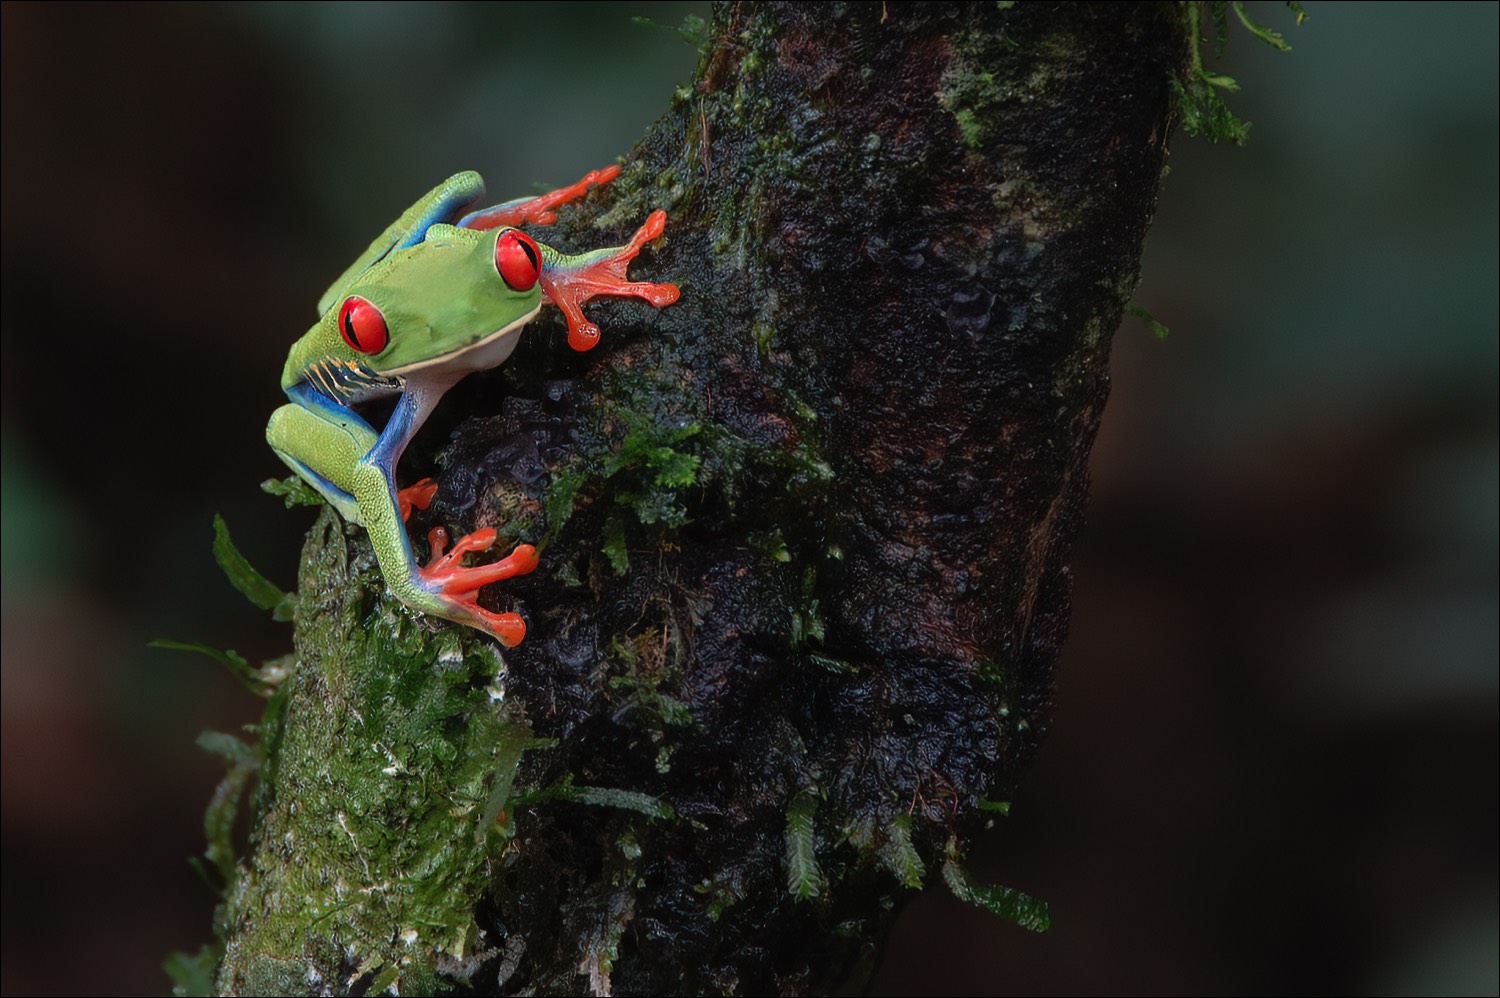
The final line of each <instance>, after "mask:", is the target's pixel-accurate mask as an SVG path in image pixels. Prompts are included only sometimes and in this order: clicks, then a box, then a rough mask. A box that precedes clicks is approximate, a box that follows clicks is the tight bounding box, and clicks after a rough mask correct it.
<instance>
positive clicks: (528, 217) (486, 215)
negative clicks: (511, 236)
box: [458, 166, 620, 229]
mask: <svg viewBox="0 0 1500 998" xmlns="http://www.w3.org/2000/svg"><path fill="white" fill-rule="evenodd" d="M619 175H620V168H619V167H618V166H606V167H604V168H603V169H601V170H590V171H589V172H588V173H586V174H584V176H583V179H582V180H580V181H578V183H576V184H569V185H568V186H567V187H559V188H558V189H557V190H555V191H549V192H548V193H546V194H543V195H541V196H539V197H534V198H516V199H515V200H514V201H507V202H505V203H504V204H497V205H495V206H494V207H493V208H485V209H483V210H481V211H473V212H470V213H469V214H467V215H465V216H464V217H463V218H461V219H459V220H458V227H459V228H461V229H496V228H499V227H500V226H502V225H509V226H513V227H514V226H521V225H551V224H552V223H553V222H555V221H557V211H556V209H557V208H560V207H562V206H563V205H565V204H567V203H568V202H569V201H576V200H578V199H579V198H581V197H583V196H584V194H586V193H588V189H589V188H590V187H593V186H595V185H598V184H607V183H609V182H610V181H611V180H613V179H615V178H616V177H618V176H619Z"/></svg>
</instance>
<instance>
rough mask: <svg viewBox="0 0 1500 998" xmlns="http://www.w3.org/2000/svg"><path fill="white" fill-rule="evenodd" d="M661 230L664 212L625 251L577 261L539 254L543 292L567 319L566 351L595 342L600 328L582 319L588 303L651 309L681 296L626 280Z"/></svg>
mask: <svg viewBox="0 0 1500 998" xmlns="http://www.w3.org/2000/svg"><path fill="white" fill-rule="evenodd" d="M666 225H667V213H666V212H665V211H662V210H661V209H660V208H658V209H657V210H656V211H653V212H652V213H651V217H649V218H647V219H646V224H645V225H642V226H641V227H640V228H639V229H638V230H636V233H635V235H634V236H632V237H631V239H630V242H628V243H626V244H625V245H624V246H617V247H615V248H614V249H604V250H595V251H594V252H592V253H582V254H580V255H578V256H564V255H563V254H561V253H557V252H556V251H553V250H550V247H549V248H544V249H543V251H542V254H543V255H542V260H543V263H542V290H543V291H544V292H546V295H547V300H548V301H550V302H552V303H553V304H554V305H556V306H557V307H558V308H560V309H562V314H563V315H564V316H565V317H566V318H567V320H568V346H570V347H572V348H573V349H574V350H588V349H591V348H592V347H593V346H594V345H595V344H596V343H598V342H599V327H598V326H596V325H594V324H593V323H592V322H590V321H589V320H588V319H586V318H584V316H583V304H584V302H586V301H588V300H589V299H590V298H596V297H598V296H599V295H611V296H613V297H617V298H641V299H643V300H645V301H647V302H650V303H651V304H652V305H653V306H655V307H656V308H661V307H662V306H663V305H670V304H672V303H673V302H674V301H676V300H677V299H678V297H679V296H680V295H681V294H682V292H681V291H679V290H678V288H677V285H675V284H652V283H650V282H648V281H632V280H630V279H628V278H627V277H626V276H625V268H626V266H628V265H629V263H630V261H631V260H634V259H635V258H636V255H637V254H638V253H640V251H641V247H642V246H645V245H646V244H647V243H649V242H650V241H651V240H653V239H655V238H656V237H657V236H659V235H661V234H662V230H663V229H664V228H666Z"/></svg>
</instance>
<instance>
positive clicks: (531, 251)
mask: <svg viewBox="0 0 1500 998" xmlns="http://www.w3.org/2000/svg"><path fill="white" fill-rule="evenodd" d="M516 242H518V243H520V245H521V249H522V250H523V251H524V252H525V253H526V259H528V260H530V261H531V269H532V270H540V269H541V267H542V264H541V261H540V260H538V259H537V258H536V249H535V248H534V247H533V246H532V245H531V244H530V243H528V242H527V241H526V240H524V239H517V240H516Z"/></svg>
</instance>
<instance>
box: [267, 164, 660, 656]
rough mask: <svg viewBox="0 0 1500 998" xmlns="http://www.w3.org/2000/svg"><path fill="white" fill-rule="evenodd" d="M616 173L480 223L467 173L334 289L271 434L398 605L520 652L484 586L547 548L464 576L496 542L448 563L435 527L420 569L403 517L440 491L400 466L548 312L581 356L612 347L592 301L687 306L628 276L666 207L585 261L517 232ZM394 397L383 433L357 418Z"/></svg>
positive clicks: (514, 204) (293, 363)
mask: <svg viewBox="0 0 1500 998" xmlns="http://www.w3.org/2000/svg"><path fill="white" fill-rule="evenodd" d="M619 172H620V169H619V167H617V166H613V167H608V168H606V169H603V170H595V171H593V172H592V173H589V174H588V175H587V176H585V177H584V178H583V179H582V180H580V181H579V182H578V183H576V184H573V185H572V186H570V187H564V188H562V189H560V190H556V191H553V192H551V193H550V194H544V195H542V196H541V197H536V198H529V199H525V198H523V199H519V200H515V201H507V202H506V203H504V204H501V205H496V206H494V207H492V208H485V209H483V210H480V211H469V212H468V213H467V214H466V213H465V212H466V211H467V210H468V209H469V208H471V207H472V206H473V205H475V204H476V203H478V202H479V201H480V199H482V198H483V197H484V181H483V180H481V179H480V177H479V175H478V174H477V173H460V174H458V175H457V176H454V177H450V178H449V179H448V180H446V181H444V182H443V183H441V184H439V185H438V186H437V187H435V188H434V189H433V190H432V191H431V192H429V193H428V194H427V195H426V196H425V197H423V198H422V199H421V200H420V201H418V202H417V203H416V204H414V205H412V206H411V207H410V208H408V209H407V210H406V212H405V213H404V214H402V216H401V217H400V218H398V219H397V220H396V221H395V223H394V224H392V225H391V226H390V228H388V229H386V230H385V232H384V233H382V234H381V235H380V237H379V238H378V239H376V240H375V241H374V242H373V243H371V244H370V248H369V249H367V250H365V252H364V253H363V254H362V255H361V256H360V257H359V259H357V260H355V261H354V263H353V265H351V266H350V267H349V269H348V270H346V271H344V273H343V275H342V276H340V277H339V279H338V280H336V281H334V282H333V286H332V287H330V288H329V289H328V291H327V292H325V293H324V295H323V297H322V299H321V300H320V301H319V302H318V314H319V316H320V318H319V320H318V322H317V324H316V325H314V326H313V327H312V328H311V329H310V330H308V331H307V334H306V335H304V336H303V337H302V338H301V339H300V340H298V341H297V342H296V343H295V344H294V345H293V346H292V350H291V353H290V354H289V355H288V356H287V360H286V367H285V368H284V369H283V370H282V374H281V387H282V388H283V389H284V390H285V391H286V393H287V396H288V397H289V398H290V399H291V404H290V405H284V406H282V407H281V408H280V409H277V410H276V412H275V413H273V414H272V416H271V422H270V425H269V426H267V427H266V438H267V439H268V440H269V441H270V443H271V447H272V448H274V449H275V451H276V453H277V454H278V455H280V457H281V459H282V460H283V461H285V462H286V463H287V464H288V465H289V466H290V467H291V468H292V470H293V471H295V472H296V473H297V474H298V475H300V476H301V477H302V478H304V479H305V480H306V481H307V482H308V483H309V484H310V485H312V487H313V488H315V489H317V490H318V491H319V492H321V493H322V494H323V495H324V496H325V497H326V498H327V499H328V501H329V502H330V503H332V504H333V506H334V508H336V509H337V510H338V511H339V512H340V513H342V514H343V516H344V517H345V518H346V519H348V520H350V521H352V522H354V523H359V524H363V525H364V528H365V530H367V531H368V532H369V535H370V543H371V544H372V545H373V546H374V548H375V557H376V559H377V560H378V561H379V563H380V570H381V572H382V573H383V574H384V576H385V581H386V585H387V587H388V588H389V589H390V591H391V593H392V594H393V595H395V596H396V597H397V598H398V599H400V600H401V601H402V602H404V603H405V604H407V605H408V606H410V607H411V608H412V609H414V610H419V611H421V612H423V613H429V614H434V615H436V616H439V617H444V618H447V619H448V620H455V621H458V622H460V623H463V624H467V625H469V626H470V627H475V628H478V629H479V630H481V631H484V632H486V633H488V634H491V635H494V637H496V638H497V639H498V640H499V641H500V643H501V644H503V645H505V646H507V647H513V646H515V645H517V644H519V643H520V641H521V639H522V638H523V637H524V636H525V634H526V623H525V621H523V620H522V619H521V617H520V616H519V615H518V614H514V613H492V612H490V611H489V610H486V609H484V608H483V607H481V606H480V605H479V603H478V595H479V590H480V588H481V587H483V586H485V585H487V584H489V583H491V582H497V581H499V580H501V579H507V578H510V577H512V576H516V575H525V574H526V573H528V572H530V571H532V570H533V569H535V568H536V566H537V556H536V551H535V549H534V548H532V546H531V545H529V544H522V545H520V546H519V547H517V548H516V549H515V550H514V551H512V552H511V553H510V554H509V555H508V556H507V557H505V558H502V559H500V560H499V561H496V562H493V563H491V564H488V565H478V566H473V567H464V566H463V565H462V559H463V557H464V555H465V554H467V553H469V552H472V551H485V550H488V549H489V548H490V547H491V546H492V545H493V544H494V543H495V540H496V535H495V531H494V530H491V529H485V530H479V531H475V532H474V533H472V534H469V535H468V536H466V537H463V538H461V539H460V540H459V541H458V542H457V543H456V544H454V545H453V549H452V550H451V551H446V553H445V549H446V548H447V544H448V534H447V532H446V531H445V530H444V529H443V528H442V527H436V528H434V529H433V530H432V531H431V533H430V534H429V535H428V539H429V542H430V544H431V548H432V554H431V559H430V560H429V561H428V562H427V563H426V564H425V565H419V564H418V563H417V561H416V558H415V557H414V556H413V554H412V547H411V542H410V540H408V538H407V536H406V518H407V516H409V515H410V513H411V509H412V507H413V506H415V507H417V508H419V509H426V508H427V506H428V504H430V503H431V501H432V498H433V495H434V493H435V491H436V486H435V485H434V484H433V483H432V482H431V481H430V480H424V481H422V482H419V483H417V484H415V485H413V486H411V487H409V488H406V489H398V488H397V487H396V465H397V463H398V462H399V461H400V460H401V453H402V451H403V450H405V449H406V445H407V444H408V443H409V442H410V441H411V439H412V437H413V436H414V435H415V434H416V432H417V430H418V429H419V428H420V427H421V425H422V423H423V421H425V420H426V418H427V416H428V415H429V414H430V413H431V412H432V410H433V407H434V406H436V405H437V403H438V400H439V399H440V398H441V397H442V395H443V393H444V392H445V391H447V390H448V389H449V388H451V387H452V386H453V385H454V384H456V383H457V382H458V381H459V379H461V378H463V377H464V375H466V374H469V373H470V372H473V371H483V370H487V369H489V368H492V367H496V366H498V365H500V364H503V363H504V362H505V360H506V359H507V358H508V357H509V356H510V354H511V351H513V350H514V349H515V348H516V343H517V341H518V339H519V338H520V335H521V328H522V327H523V326H525V325H526V323H527V322H529V321H531V319H532V318H533V317H534V316H535V315H536V314H537V312H538V311H539V310H540V309H541V307H542V305H543V304H545V303H547V302H551V303H552V304H554V305H556V306H558V307H559V308H560V309H561V310H562V312H563V315H564V316H565V317H566V319H567V322H568V343H569V345H570V346H572V347H573V349H575V350H588V349H589V348H591V347H593V346H594V345H595V344H596V343H597V342H598V341H599V327H598V326H596V325H594V324H593V323H591V322H589V321H588V320H587V319H585V318H584V316H583V310H582V305H583V304H584V303H585V302H587V301H588V300H589V299H591V298H593V297H595V296H598V295H617V296H629V297H635V298H642V299H644V300H646V301H648V302H650V303H651V304H652V305H653V306H656V307H661V306H664V305H669V304H671V303H672V302H674V301H676V300H677V296H678V290H677V287H676V286H675V285H672V284H651V283H645V282H635V281H630V280H627V279H626V277H625V268H626V266H627V265H628V264H629V262H630V261H631V260H632V259H634V257H635V256H636V254H637V253H639V252H640V250H641V247H642V246H644V245H645V244H646V243H647V242H649V241H650V240H652V239H655V238H656V237H657V236H659V235H661V232H662V228H663V226H664V225H665V223H666V212H663V211H660V210H658V211H656V212H653V213H652V214H651V216H650V217H649V218H647V220H646V224H644V225H643V226H641V228H640V230H639V231H637V232H636V234H635V236H634V237H633V238H632V239H631V240H630V242H629V243H627V244H626V245H624V246H620V247H616V248H614V249H603V250H595V251H593V252H590V253H583V254H581V255H578V256H568V255H566V254H564V253H560V252H558V251H557V250H555V249H553V248H551V247H550V246H545V245H542V244H540V243H537V242H536V241H535V240H534V239H532V238H531V237H530V236H528V235H527V234H526V233H524V232H522V231H520V230H519V229H518V228H516V226H519V225H547V224H550V223H551V222H553V221H555V220H556V215H555V214H554V209H556V208H557V207H558V206H560V205H563V204H566V203H568V202H569V201H572V200H574V199H575V198H578V197H581V196H583V194H584V193H585V192H586V191H587V190H588V189H589V187H590V186H592V185H594V184H603V183H607V182H609V181H610V180H613V179H614V178H615V177H616V176H617V175H618V174H619ZM393 395H394V396H397V399H396V406H395V409H394V411H393V412H392V413H391V416H390V419H389V421H388V422H387V423H386V425H385V428H384V429H382V430H380V431H379V432H377V431H376V430H375V429H374V428H373V427H372V426H371V425H370V424H369V423H368V422H366V421H365V419H364V418H363V417H362V416H360V415H359V413H357V412H356V411H355V406H356V405H358V404H359V403H362V402H365V401H368V400H371V399H377V398H381V397H390V396H393Z"/></svg>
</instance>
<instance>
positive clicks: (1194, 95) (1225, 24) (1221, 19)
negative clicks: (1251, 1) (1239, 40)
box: [1172, 0, 1307, 145]
mask: <svg viewBox="0 0 1500 998" xmlns="http://www.w3.org/2000/svg"><path fill="white" fill-rule="evenodd" d="M1287 7H1288V9H1290V10H1291V12H1292V13H1293V14H1294V15H1296V18H1297V23H1298V24H1299V25H1300V24H1301V23H1302V22H1303V21H1305V20H1307V11H1305V10H1303V9H1302V4H1300V3H1298V2H1297V0H1288V2H1287ZM1182 11H1183V16H1184V18H1185V19H1186V21H1187V31H1188V45H1189V48H1188V53H1189V56H1188V57H1189V66H1188V71H1187V73H1186V74H1185V76H1184V77H1183V78H1182V79H1180V80H1173V81H1172V91H1173V93H1174V95H1175V96H1176V99H1177V108H1178V111H1179V113H1180V114H1181V115H1182V127H1183V129H1184V130H1185V131H1186V132H1187V133H1188V134H1189V135H1196V136H1199V137H1201V138H1205V139H1208V140H1209V141H1210V142H1233V143H1234V144H1235V145H1244V144H1245V140H1246V139H1247V138H1248V137H1249V135H1250V122H1248V121H1244V120H1242V119H1240V118H1238V117H1236V116H1235V114H1234V113H1233V112H1232V111H1230V110H1229V105H1228V104H1227V103H1225V101H1224V98H1223V96H1222V94H1223V93H1233V92H1234V91H1236V90H1239V88H1240V86H1239V84H1238V83H1236V82H1235V80H1234V78H1233V77H1230V76H1225V75H1223V74H1221V73H1213V72H1210V71H1209V70H1208V69H1207V68H1206V67H1205V65H1204V58H1203V43H1204V41H1205V39H1204V37H1203V35H1204V31H1205V30H1206V29H1207V28H1209V27H1210V26H1211V27H1212V28H1213V31H1214V38H1215V41H1216V50H1217V54H1218V55H1221V56H1222V55H1223V54H1224V46H1225V44H1226V43H1227V42H1228V40H1229V13H1230V11H1233V12H1234V15H1235V17H1236V18H1237V19H1238V20H1239V22H1240V23H1241V24H1242V25H1244V26H1245V28H1246V29H1247V30H1248V31H1249V32H1250V33H1251V34H1252V35H1254V36H1255V37H1256V38H1259V39H1260V40H1261V41H1262V42H1265V43H1266V44H1267V45H1270V46H1271V47H1272V48H1275V49H1278V50H1280V51H1282V52H1290V51H1291V50H1292V47H1291V45H1289V44H1287V41H1286V39H1285V38H1284V37H1282V36H1281V34H1279V33H1278V32H1275V31H1272V30H1271V29H1270V28H1263V27H1261V26H1260V25H1259V24H1256V23H1255V22H1254V21H1252V20H1251V19H1250V15H1248V14H1247V13H1245V5H1244V3H1242V2H1240V0H1235V2H1233V3H1229V2H1223V0H1214V2H1203V0H1185V2H1183V3H1182Z"/></svg>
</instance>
